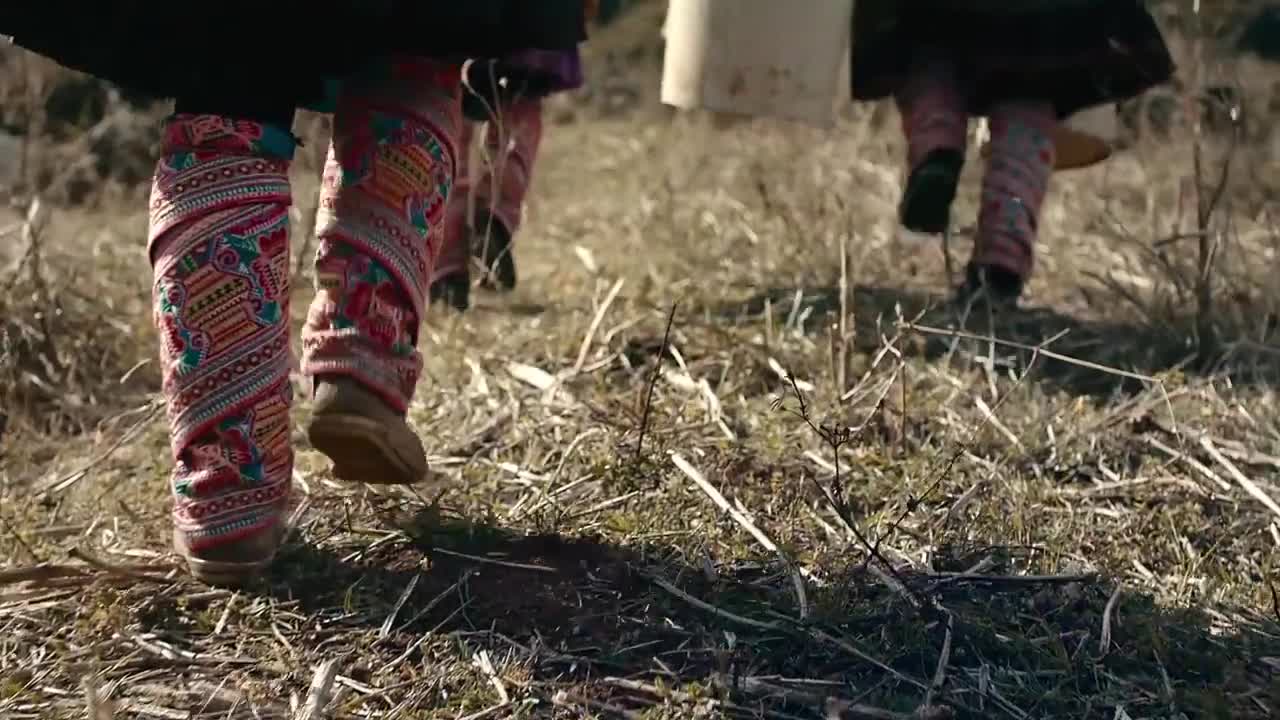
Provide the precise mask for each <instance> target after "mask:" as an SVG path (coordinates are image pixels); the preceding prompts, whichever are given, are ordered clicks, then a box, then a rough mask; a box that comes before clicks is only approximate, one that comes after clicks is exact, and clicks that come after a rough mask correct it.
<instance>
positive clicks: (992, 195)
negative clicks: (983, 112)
mask: <svg viewBox="0 0 1280 720" xmlns="http://www.w3.org/2000/svg"><path fill="white" fill-rule="evenodd" d="M1056 123H1057V117H1056V115H1055V114H1054V111H1053V107H1052V106H1051V105H1049V104H1048V103H1033V102H1010V103H1004V104H1001V105H998V106H996V107H995V108H993V110H992V113H991V157H990V159H989V161H988V164H987V171H986V173H985V174H984V175H983V178H982V209H981V210H980V212H979V214H978V236H977V240H976V246H975V248H974V255H973V261H974V264H975V265H979V266H983V267H995V268H1000V269H1002V270H1006V271H1008V272H1010V273H1013V274H1014V275H1016V276H1018V277H1019V278H1022V279H1023V280H1026V279H1027V278H1028V277H1030V275H1031V270H1032V267H1033V264H1034V259H1035V242H1036V233H1037V225H1038V220H1039V217H1040V206H1041V205H1042V204H1043V203H1044V198H1045V195H1046V193H1047V192H1048V190H1049V178H1050V176H1051V175H1052V174H1053V164H1054V145H1053V135H1052V133H1053V128H1054V126H1055V125H1056Z"/></svg>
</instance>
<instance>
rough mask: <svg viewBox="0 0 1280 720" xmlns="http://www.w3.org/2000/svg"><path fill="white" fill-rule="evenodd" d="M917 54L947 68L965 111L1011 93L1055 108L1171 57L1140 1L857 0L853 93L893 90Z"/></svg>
mask: <svg viewBox="0 0 1280 720" xmlns="http://www.w3.org/2000/svg"><path fill="white" fill-rule="evenodd" d="M927 53H936V54H941V55H944V56H945V57H947V58H950V59H951V60H952V61H953V62H954V63H955V64H956V67H957V70H958V72H959V76H960V81H961V82H962V84H963V86H964V88H965V91H966V93H967V97H968V98H969V111H970V112H971V113H972V114H973V115H985V114H986V113H987V112H988V111H989V109H990V108H991V106H992V105H993V104H994V103H998V102H1001V101H1004V100H1014V99H1037V100H1048V101H1050V102H1052V103H1053V104H1054V106H1055V108H1056V109H1057V111H1058V114H1059V116H1061V117H1066V116H1067V115H1071V114H1072V113H1074V112H1076V111H1078V110H1081V109H1084V108H1086V107H1090V106H1094V105H1099V104H1102V103H1108V102H1118V101H1120V100H1124V99H1127V98H1131V97H1133V96H1135V95H1138V94H1140V93H1142V92H1145V91H1146V90H1148V89H1150V88H1152V87H1154V86H1156V85H1159V84H1161V83H1164V82H1165V81H1167V80H1168V79H1169V78H1170V77H1171V76H1172V74H1173V71H1174V65H1173V59H1172V57H1171V56H1170V54H1169V49H1168V46H1167V45H1166V44H1165V42H1164V38H1163V37H1162V36H1161V34H1160V29H1159V28H1158V27H1157V26H1156V23H1155V19H1154V18H1152V16H1151V14H1150V13H1149V12H1148V11H1147V10H1146V8H1145V7H1143V4H1142V3H1141V2H1140V0H1022V1H1021V2H1018V1H1017V0H1010V1H1008V2H996V1H994V0H992V1H983V0H973V1H971V2H965V1H964V0H859V2H858V3H857V5H856V9H855V11H854V26H853V46H852V52H851V61H852V63H853V65H852V68H851V70H852V72H851V78H852V91H853V97H854V99H856V100H879V99H883V98H886V97H891V96H893V95H894V94H895V93H896V92H897V90H898V88H899V87H900V86H901V84H902V82H903V79H904V78H905V77H906V75H907V73H908V71H909V70H910V69H911V67H912V64H913V62H915V61H916V60H918V59H920V58H921V57H923V56H924V55H926V54H927Z"/></svg>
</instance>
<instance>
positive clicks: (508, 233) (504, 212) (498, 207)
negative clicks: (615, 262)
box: [472, 98, 542, 290]
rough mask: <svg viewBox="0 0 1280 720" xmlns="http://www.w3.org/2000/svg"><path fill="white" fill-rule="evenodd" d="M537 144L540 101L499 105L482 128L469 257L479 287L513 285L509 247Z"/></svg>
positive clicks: (521, 214) (539, 139) (521, 213)
mask: <svg viewBox="0 0 1280 720" xmlns="http://www.w3.org/2000/svg"><path fill="white" fill-rule="evenodd" d="M541 144H542V100H541V99H540V98H529V99H519V100H514V101H512V102H510V103H504V104H503V106H502V107H501V111H500V112H499V113H498V116H497V117H496V118H495V119H492V120H490V121H489V123H488V127H487V129H486V132H485V138H484V148H485V152H484V157H485V161H486V162H485V172H484V175H483V177H482V178H481V179H480V180H479V181H478V182H477V183H476V187H475V195H476V216H475V218H473V220H472V222H473V233H474V235H473V239H472V255H473V256H474V257H476V258H477V260H479V261H480V262H481V263H482V264H483V267H484V268H485V269H486V272H485V276H484V278H483V279H482V285H485V286H490V287H492V286H495V285H496V286H497V288H498V289H502V290H510V289H512V288H514V287H515V285H516V265H515V257H514V256H513V255H512V243H513V241H514V239H515V234H516V232H518V231H519V229H520V223H521V221H522V220H523V217H524V201H525V197H526V196H527V194H528V191H529V184H530V182H531V181H532V179H533V166H534V163H535V162H536V161H537V158H538V148H539V147H540V146H541Z"/></svg>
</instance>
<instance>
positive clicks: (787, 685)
mask: <svg viewBox="0 0 1280 720" xmlns="http://www.w3.org/2000/svg"><path fill="white" fill-rule="evenodd" d="M389 524H390V525H391V526H394V527H396V528H398V529H399V531H400V532H394V531H392V532H389V533H388V532H381V533H380V535H381V537H380V538H379V539H376V540H374V541H373V542H371V543H367V544H362V545H346V546H343V547H330V546H329V545H328V544H327V543H326V541H325V540H324V539H323V538H320V539H318V540H317V542H318V544H311V543H301V542H296V541H295V542H293V543H291V544H290V545H289V546H287V548H286V549H285V551H284V553H283V555H282V557H281V558H280V559H279V561H278V563H277V565H276V567H275V570H274V572H273V575H272V576H271V577H270V579H269V580H267V581H266V583H265V586H264V587H260V588H258V589H257V590H255V591H253V592H255V593H258V596H259V597H261V598H263V599H270V600H272V601H273V602H277V603H283V604H286V605H290V606H291V607H289V610H288V615H289V617H292V618H294V620H292V621H290V620H285V621H283V622H285V623H289V624H292V625H293V627H294V628H295V631H296V634H294V635H293V636H292V637H293V639H292V644H293V646H294V647H296V648H298V649H299V650H303V649H306V648H310V649H313V650H315V651H319V652H323V653H325V654H326V656H329V657H331V656H332V655H333V653H334V651H335V650H340V649H341V648H343V647H349V648H350V649H351V651H352V653H353V655H352V656H353V657H359V659H360V663H361V666H360V667H358V668H354V669H348V670H347V671H346V672H348V673H349V674H352V675H354V676H355V677H354V679H355V680H356V681H358V682H360V683H364V684H366V685H368V686H369V688H370V690H372V689H373V688H378V687H381V688H388V687H390V688H393V689H394V688H400V687H402V686H403V684H404V683H410V682H412V681H408V680H403V679H404V678H432V667H433V666H434V665H435V664H436V663H437V662H438V661H440V659H441V655H442V654H446V655H447V654H449V653H454V654H455V655H454V658H455V662H456V653H459V652H461V653H469V654H472V655H476V656H477V657H478V653H480V651H482V650H484V651H487V653H488V657H490V658H494V659H495V660H494V662H497V660H496V659H497V658H512V659H513V661H514V662H515V666H518V667H519V668H522V669H521V670H520V671H518V672H516V671H513V670H512V669H511V667H512V666H511V665H508V666H507V669H506V670H504V671H501V672H500V675H501V677H502V678H503V683H504V685H505V688H506V691H507V692H509V693H511V695H512V696H513V697H514V696H516V695H518V696H520V697H524V698H540V702H542V703H543V704H542V705H540V706H539V707H542V708H543V710H542V711H540V712H538V713H536V716H538V717H543V716H548V717H549V716H550V711H549V710H547V706H546V704H545V703H547V702H549V701H550V699H551V698H553V697H556V694H557V692H559V691H560V690H565V691H566V692H567V693H568V694H565V693H560V695H559V696H558V704H562V705H567V706H572V707H575V708H577V709H576V710H575V711H573V712H571V713H569V716H573V717H577V716H580V715H581V714H582V713H592V714H594V715H595V716H600V717H640V716H641V713H643V712H644V711H645V710H646V709H648V708H652V707H655V706H664V707H666V708H667V709H668V710H669V711H673V714H663V715H645V717H659V716H660V717H692V716H693V714H694V713H695V712H696V711H697V710H698V709H699V708H703V709H706V708H712V709H714V710H715V711H716V712H715V713H713V714H716V713H723V716H728V717H803V718H818V717H848V718H854V717H870V716H869V715H865V714H858V712H857V711H855V710H846V711H845V712H844V714H838V715H832V716H827V715H823V712H824V710H823V708H824V707H826V705H827V703H828V699H829V698H839V699H842V700H843V701H845V702H847V703H858V704H862V705H865V706H868V707H878V708H882V709H885V710H891V711H894V712H898V713H910V712H912V711H913V709H915V708H916V707H917V706H919V705H920V704H921V702H922V701H923V699H924V697H925V696H926V694H927V693H928V687H929V686H930V684H931V683H932V682H933V678H934V677H935V675H936V672H937V669H938V663H939V657H940V653H941V652H942V648H943V647H944V645H949V646H950V657H949V661H948V662H947V664H946V674H945V681H944V684H943V685H942V687H941V688H940V689H939V690H938V692H937V693H936V694H935V695H934V698H935V699H934V703H935V704H941V705H946V706H948V707H950V708H951V710H952V711H953V712H954V716H955V717H962V718H979V717H982V718H989V717H1072V718H1106V719H1107V720H1111V719H1112V718H1114V717H1120V716H1121V715H1118V714H1117V711H1116V708H1117V707H1124V708H1125V711H1126V712H1128V713H1129V714H1130V715H1131V716H1133V717H1142V716H1169V717H1175V716H1176V713H1177V712H1183V713H1187V716H1189V717H1212V718H1218V717H1221V718H1228V717H1234V718H1244V717H1268V716H1272V715H1270V713H1272V712H1274V711H1276V709H1278V708H1280V635H1278V634H1277V631H1280V627H1277V626H1276V625H1275V624H1274V622H1272V621H1271V620H1269V619H1265V618H1250V619H1248V620H1247V621H1246V620H1241V621H1240V622H1241V624H1240V625H1238V626H1236V627H1234V628H1228V627H1224V626H1223V623H1224V622H1225V620H1224V618H1222V617H1219V618H1218V619H1217V620H1216V621H1215V622H1211V621H1210V618H1209V617H1208V616H1206V615H1204V614H1201V613H1198V612H1189V611H1167V610H1161V609H1159V608H1156V607H1155V606H1154V604H1153V603H1152V601H1151V600H1150V599H1148V598H1146V597H1143V596H1139V595H1131V594H1128V593H1125V594H1124V595H1121V596H1119V597H1118V599H1117V600H1116V601H1115V602H1113V603H1112V609H1111V610H1110V611H1107V609H1106V608H1107V605H1108V600H1109V599H1110V598H1111V596H1112V593H1111V588H1110V587H1108V586H1107V585H1106V584H1105V583H1101V582H1097V581H1094V580H1092V579H1085V578H1075V579H1072V578H1066V577H1064V578H1061V579H1058V580H1047V581H1043V582H1037V581H1028V580H1026V579H1017V578H1011V577H1003V578H1002V577H998V576H996V575H991V576H988V577H986V578H983V579H980V578H964V577H955V576H954V574H953V575H950V576H947V575H945V574H943V569H942V568H941V567H940V568H939V574H936V575H931V576H912V577H906V578H903V580H904V581H905V582H906V585H907V587H908V588H910V594H914V595H915V596H917V597H920V598H926V599H928V600H929V602H932V601H934V600H936V601H937V603H939V606H940V607H944V608H946V610H947V611H949V613H950V614H951V617H952V621H951V630H950V637H949V638H948V630H947V621H946V615H945V614H938V613H930V614H928V615H921V614H920V613H919V612H918V611H915V610H913V609H912V608H911V606H910V604H909V603H908V602H907V601H906V597H907V594H906V593H901V592H895V591H890V590H888V589H886V586H885V585H884V584H883V583H881V582H879V581H876V580H875V579H874V578H872V577H871V576H870V575H868V574H866V573H864V572H862V570H861V568H859V567H858V566H857V565H851V566H849V567H845V568H841V569H839V570H838V571H835V572H832V573H830V574H829V575H826V576H824V578H823V580H822V581H821V582H817V581H815V580H814V579H812V578H811V579H810V580H809V581H807V583H806V585H807V593H806V597H807V603H808V606H809V617H808V618H807V619H805V620H803V621H801V620H798V619H796V618H797V617H798V610H797V603H796V594H795V591H794V587H795V586H794V583H793V579H792V576H791V575H790V574H789V573H788V572H786V571H785V570H784V569H783V568H780V567H772V566H768V565H759V564H757V565H739V566H732V567H726V566H719V567H713V566H712V565H711V564H710V562H709V561H707V562H706V563H705V564H703V566H701V567H695V566H692V565H690V564H688V563H686V562H684V561H682V560H681V559H680V558H678V557H677V556H676V552H675V551H673V550H671V549H669V548H664V547H659V546H655V547H652V548H648V549H639V548H624V547H619V546H616V545H610V544H607V543H603V542H600V541H598V540H595V539H592V538H586V537H583V538H573V539H570V538H564V537H560V536H557V535H552V534H549V535H542V536H518V535H514V534H512V533H509V532H507V531H505V530H501V529H498V528H496V527H493V526H489V525H485V524H471V523H465V522H460V521H452V520H442V519H441V518H440V517H439V516H437V515H435V514H434V513H432V512H422V513H419V514H418V515H416V516H406V517H403V518H400V519H393V520H391V522H390V523H389ZM348 537H350V536H349V535H348ZM972 561H973V556H968V557H966V556H963V555H962V554H957V555H956V556H955V557H952V558H951V559H950V561H948V563H947V565H948V567H950V569H953V570H955V569H958V568H963V567H968V566H969V565H970V564H972ZM1016 564H1017V563H1016V560H1015V559H1013V558H1010V557H1006V558H1005V560H1004V561H1003V562H1002V563H1001V565H1002V567H996V568H994V569H991V570H988V571H986V572H989V573H1000V572H1009V573H1012V572H1015V571H1016V570H1017V568H1016V567H1015V566H1016ZM397 606H398V607H397ZM388 617H392V618H393V619H392V620H390V621H389V620H388ZM384 627H385V628H386V631H385V632H383V636H382V637H379V633H380V631H381V630H382V629H383V628H384ZM1104 628H1105V629H1104ZM1264 628H1266V631H1264ZM276 632H278V631H276ZM1105 633H1109V634H1110V641H1109V643H1108V644H1107V646H1106V647H1105V648H1101V649H1100V642H1101V641H1100V637H1101V636H1102V635H1103V634H1105ZM357 648H358V650H357ZM339 662H340V664H341V662H342V661H341V659H340V660H339ZM454 667H455V668H456V665H454ZM379 668H380V669H379ZM454 672H456V670H455V671H454ZM397 681H402V682H401V684H397ZM424 682H425V681H424ZM457 682H459V681H457V680H456V679H455V684H454V685H450V684H449V683H448V682H446V680H445V679H443V678H434V679H432V680H431V683H432V685H431V687H427V688H426V689H425V690H424V691H423V693H424V694H423V695H421V696H420V697H418V699H417V701H416V702H417V703H419V705H417V706H418V707H430V705H431V702H432V701H431V697H430V693H431V692H437V693H443V692H449V691H451V692H453V693H454V694H453V696H452V698H453V700H454V701H455V702H456V700H457V697H458V695H457V693H458V692H460V690H459V689H458V685H457ZM470 682H472V683H473V689H472V692H476V693H477V694H478V695H481V696H485V697H487V698H488V700H487V702H488V704H492V703H493V702H495V700H494V697H493V695H494V689H493V686H492V685H491V684H490V683H489V682H487V681H485V679H484V675H483V674H482V670H481V669H477V670H476V677H475V678H472V679H471V680H470ZM376 692H389V691H376ZM347 700H348V701H349V702H355V705H354V706H352V707H349V708H347V711H349V712H355V711H356V709H358V706H359V703H360V702H369V701H370V699H369V697H368V694H367V692H366V693H365V694H363V695H360V696H358V697H354V698H353V697H351V696H350V695H349V696H348V698H347ZM436 702H438V703H439V704H443V700H442V699H437V701H436ZM484 705H485V703H484V702H479V701H478V702H477V707H479V708H482V707H483V706H484ZM716 716H719V715H716ZM946 716H947V715H946V714H943V715H937V717H946ZM879 717H886V718H895V717H899V716H898V715H893V714H889V715H882V716H879ZM901 717H902V718H907V717H910V715H907V714H904V715H901Z"/></svg>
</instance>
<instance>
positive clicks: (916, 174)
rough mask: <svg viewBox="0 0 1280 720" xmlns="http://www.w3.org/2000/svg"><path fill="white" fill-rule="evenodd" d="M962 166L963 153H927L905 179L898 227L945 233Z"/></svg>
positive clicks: (949, 220)
mask: <svg viewBox="0 0 1280 720" xmlns="http://www.w3.org/2000/svg"><path fill="white" fill-rule="evenodd" d="M963 167H964V153H962V152H960V151H959V150H951V149H941V150H934V151H933V152H931V153H929V155H927V156H926V157H925V159H924V161H923V162H921V163H920V164H919V165H917V166H916V168H915V170H912V171H911V176H910V177H909V178H907V188H906V190H904V191H903V193H902V203H901V204H900V205H899V208H898V214H899V217H900V219H901V222H902V226H903V227H905V228H907V229H908V230H912V231H914V232H922V233H928V234H930V235H941V234H942V233H944V232H946V230H947V225H948V224H950V222H951V203H952V202H954V201H955V199H956V188H957V186H959V184H960V170H961V169H962V168H963Z"/></svg>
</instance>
